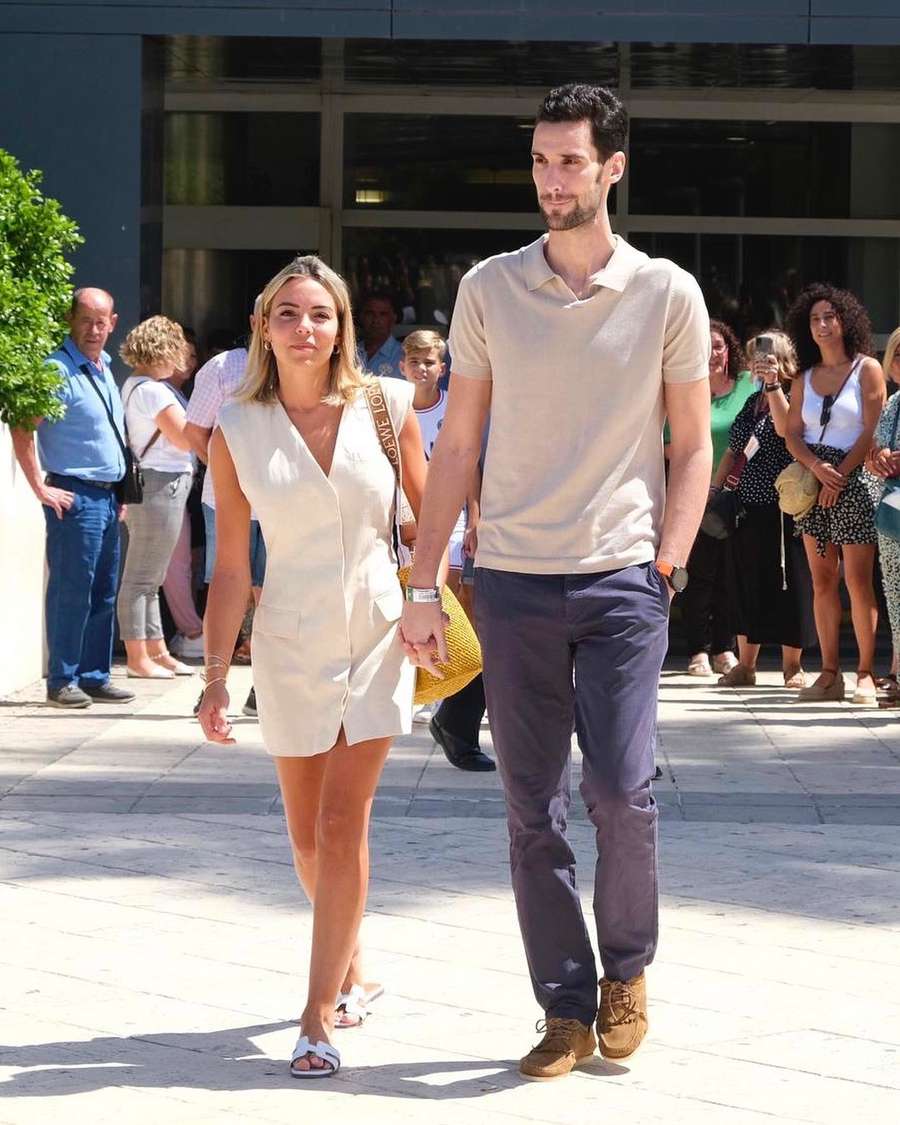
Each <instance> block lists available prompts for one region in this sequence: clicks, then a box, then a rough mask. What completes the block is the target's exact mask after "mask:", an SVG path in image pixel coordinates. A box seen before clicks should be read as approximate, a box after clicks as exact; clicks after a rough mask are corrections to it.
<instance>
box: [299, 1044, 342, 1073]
mask: <svg viewBox="0 0 900 1125" xmlns="http://www.w3.org/2000/svg"><path fill="white" fill-rule="evenodd" d="M307 1055H315V1056H316V1057H317V1058H320V1059H321V1060H322V1062H324V1063H327V1064H328V1065H327V1066H316V1067H312V1066H311V1067H310V1068H309V1070H298V1068H297V1067H296V1066H295V1065H294V1064H295V1063H296V1062H297V1061H298V1060H299V1059H303V1058H306V1056H307ZM340 1069H341V1053H340V1051H339V1050H338V1049H337V1047H332V1045H331V1044H330V1043H326V1042H324V1040H322V1039H320V1040H319V1042H318V1043H316V1045H315V1046H313V1045H312V1043H310V1041H309V1039H308V1038H307V1037H306V1036H305V1035H301V1036H300V1038H299V1039H298V1040H297V1042H296V1044H295V1046H294V1050H293V1052H292V1053H291V1077H292V1078H332V1077H333V1076H334V1075H335V1074H337V1072H338V1071H339V1070H340Z"/></svg>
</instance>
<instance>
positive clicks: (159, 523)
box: [117, 316, 194, 680]
mask: <svg viewBox="0 0 900 1125" xmlns="http://www.w3.org/2000/svg"><path fill="white" fill-rule="evenodd" d="M119 354H120V355H121V357H122V359H123V360H124V361H125V362H126V363H127V364H128V366H129V367H131V368H132V369H133V372H134V373H133V374H132V375H130V376H129V377H128V378H127V379H126V380H125V383H124V385H123V386H122V402H123V404H124V407H125V422H126V425H127V428H128V441H129V444H130V446H131V451H132V454H133V455H134V457H135V458H137V460H138V461H139V462H140V464H141V468H142V471H143V475H144V500H143V503H141V504H130V505H129V506H128V511H127V513H126V515H125V523H126V525H127V527H128V554H127V555H126V558H125V569H124V570H123V572H122V584H121V586H120V588H119V598H118V606H117V608H118V616H119V635H120V636H121V638H122V640H123V641H124V642H125V649H126V652H127V654H128V656H127V665H128V675H129V676H133V677H137V678H140V679H153V680H157V679H171V678H172V677H173V676H175V675H187V676H190V675H191V674H192V671H193V670H192V669H191V668H189V667H188V666H187V665H186V664H182V663H181V661H179V660H176V659H175V657H174V656H172V655H171V654H170V653H169V651H168V650H167V648H166V641H165V637H164V636H163V629H162V621H161V619H160V613H159V588H160V586H162V584H163V582H164V581H165V577H166V571H167V570H168V567H169V561H170V559H171V558H172V553H173V552H174V550H175V545H176V543H177V542H178V536H179V533H180V531H181V526H182V523H183V522H184V510H185V505H186V504H187V498H188V493H189V492H190V491H191V482H192V481H193V479H194V458H193V455H192V454H191V452H190V445H189V443H188V439H187V438H186V437H185V433H184V424H185V406H186V402H185V399H184V398H183V396H182V395H181V394H180V393H179V391H177V390H176V389H175V387H173V386H171V385H170V384H169V383H166V382H165V381H164V380H166V379H170V378H171V377H172V375H173V373H174V372H175V371H176V370H177V369H178V368H180V367H181V366H182V365H183V364H184V362H185V360H186V357H187V341H186V340H185V338H184V333H183V332H182V330H181V326H180V325H178V324H176V323H175V322H174V321H173V320H169V319H168V318H167V317H164V316H151V317H150V319H149V320H145V321H143V322H142V323H141V324H139V325H138V326H137V327H136V328H132V330H131V331H130V332H129V333H128V335H127V336H126V337H125V342H124V343H123V344H122V347H121V348H120V349H119Z"/></svg>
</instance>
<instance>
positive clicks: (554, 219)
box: [538, 201, 600, 230]
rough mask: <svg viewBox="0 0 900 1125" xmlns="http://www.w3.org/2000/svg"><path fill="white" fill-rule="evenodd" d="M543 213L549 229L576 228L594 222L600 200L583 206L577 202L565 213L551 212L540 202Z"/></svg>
mask: <svg viewBox="0 0 900 1125" xmlns="http://www.w3.org/2000/svg"><path fill="white" fill-rule="evenodd" d="M538 206H539V207H540V211H541V215H542V216H543V218H544V222H545V223H546V224H547V230H575V228H576V227H581V226H584V225H585V223H592V222H593V221H594V219H595V218H596V217H597V212H598V211H599V210H600V203H599V201H598V202H597V203H595V204H593V205H588V206H583V205H582V204H581V203H576V204H575V206H574V207H573V208H572V210H571V211H569V212H567V213H564V214H556V215H554V214H549V213H548V212H547V211H546V210H545V209H544V207H543V205H542V204H541V203H540V202H539V203H538Z"/></svg>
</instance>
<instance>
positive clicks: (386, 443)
mask: <svg viewBox="0 0 900 1125" xmlns="http://www.w3.org/2000/svg"><path fill="white" fill-rule="evenodd" d="M363 391H364V393H365V396H366V402H367V404H368V407H369V411H370V412H371V414H372V421H373V422H374V423H375V432H376V433H377V434H378V440H379V441H380V442H381V448H382V450H383V451H384V455H385V456H386V457H387V459H388V461H390V463H391V468H392V469H393V470H394V476H395V477H396V478H397V511H398V512H399V510H400V497H402V495H403V470H402V466H401V462H400V445H399V442H398V441H397V435H396V433H395V432H394V424H393V422H392V421H391V416H390V414H389V413H388V409H387V405H386V403H385V401H384V395H383V394H382V392H381V390H380V388H379V387H378V386H377V384H372V383H369V384H367V385H366V386H365V387H364V388H363ZM409 570H410V568H409V567H404V568H403V569H402V570H400V571H399V572H398V575H397V576H398V578H399V579H400V584H401V586H402V587H403V589H404V590H405V589H406V583H407V580H408V578H409ZM441 605H442V608H443V611H444V613H445V614H447V616H448V617H449V618H450V622H449V624H448V625H447V626H446V627H445V630H444V635H445V637H446V641H447V656H448V658H449V659H448V661H447V663H446V664H439V665H438V667H439V668H440V670H441V672H442V673H443V679H438V677H437V676H433V675H432V674H431V673H430V672H427V671H426V670H425V669H424V668H417V669H416V690H415V694H414V696H413V700H414V702H415V703H418V704H426V703H437V701H438V700H440V699H446V698H447V696H448V695H455V694H456V693H457V692H458V691H462V689H463V688H464V687H465V686H466V684H468V683H470V682H471V681H472V680H474V679H475V677H476V676H477V675H478V674H479V673H480V672H481V668H482V664H481V645H480V644H479V643H478V637H477V636H476V635H475V630H474V629H473V628H472V623H471V622H470V621H469V618H468V617H467V616H466V611H465V610H464V609H463V607H462V606H461V605H460V604H459V602H458V601H457V599H456V596H455V595H454V594H453V592H452V591H451V590H448V589H447V587H446V586H445V587H444V589H443V590H442V591H441Z"/></svg>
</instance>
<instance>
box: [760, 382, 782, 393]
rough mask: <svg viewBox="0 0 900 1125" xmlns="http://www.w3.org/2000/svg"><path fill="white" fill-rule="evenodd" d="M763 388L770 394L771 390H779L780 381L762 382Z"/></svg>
mask: <svg viewBox="0 0 900 1125" xmlns="http://www.w3.org/2000/svg"><path fill="white" fill-rule="evenodd" d="M763 390H764V391H765V392H766V394H767V395H770V394H771V393H772V392H773V391H780V390H781V383H763Z"/></svg>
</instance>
